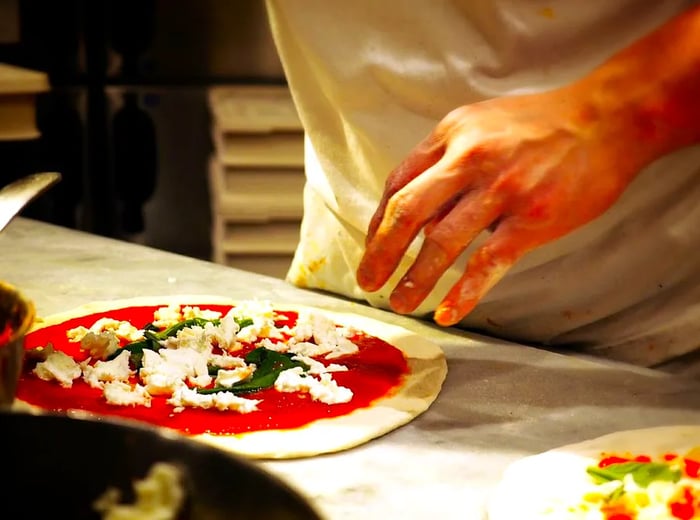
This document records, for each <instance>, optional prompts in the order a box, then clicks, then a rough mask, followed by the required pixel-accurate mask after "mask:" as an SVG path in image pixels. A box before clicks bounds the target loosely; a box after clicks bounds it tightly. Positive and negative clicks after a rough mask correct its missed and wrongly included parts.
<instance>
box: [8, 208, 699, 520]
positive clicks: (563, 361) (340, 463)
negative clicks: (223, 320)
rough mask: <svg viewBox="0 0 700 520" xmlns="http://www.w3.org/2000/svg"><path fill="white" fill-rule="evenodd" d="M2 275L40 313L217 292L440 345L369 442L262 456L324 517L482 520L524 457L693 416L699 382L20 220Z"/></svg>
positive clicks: (12, 229) (11, 231) (696, 412)
mask: <svg viewBox="0 0 700 520" xmlns="http://www.w3.org/2000/svg"><path fill="white" fill-rule="evenodd" d="M0 250H1V251H2V254H1V255H0V279H2V280H5V281H7V282H9V283H11V284H14V285H15V286H17V287H18V288H20V290H21V291H22V292H23V293H24V294H26V295H27V296H28V297H29V298H31V299H32V300H33V301H34V303H35V305H36V308H37V313H38V314H39V315H42V316H45V315H48V314H51V313H54V312H59V311H64V310H68V309H70V308H72V307H76V306H79V305H81V304H84V303H87V302H89V301H95V300H106V299H115V298H129V297H133V296H147V295H161V294H220V295H225V296H231V297H234V298H252V297H256V298H261V299H270V300H273V301H278V302H290V301H291V302H297V303H303V304H307V305H314V306H317V307H323V308H329V309H333V310H339V311H345V312H354V313H358V314H362V315H366V316H369V317H372V318H375V319H379V320H384V321H387V322H391V323H393V324H396V325H400V326H403V327H404V328H406V329H408V330H410V331H413V332H415V333H417V334H420V335H423V336H425V337H427V338H429V339H431V340H432V341H434V342H436V343H438V344H439V345H440V346H441V347H442V348H443V349H444V351H445V353H446V356H447V359H448V370H449V371H448V376H447V380H446V382H445V385H444V387H443V390H442V393H441V394H440V396H439V397H438V399H437V401H436V402H435V403H434V404H433V406H432V407H431V408H430V409H429V410H428V411H427V412H426V413H424V414H423V415H422V416H420V417H419V418H417V419H416V420H414V421H412V422H411V423H410V424H408V425H406V426H404V427H402V428H400V429H399V430H397V431H394V432H392V433H390V434H388V435H385V436H384V437H382V438H380V439H376V440H374V441H371V442H369V443H368V444H366V445H364V446H361V447H358V448H354V449H350V450H347V451H345V452H341V453H336V454H332V455H325V456H320V457H315V458H308V459H299V460H288V461H265V462H261V464H262V465H263V466H264V467H265V468H266V469H267V470H269V471H270V472H272V473H275V474H277V475H279V476H281V477H282V478H283V479H285V480H287V481H288V482H289V483H290V484H291V485H292V486H293V487H295V488H296V489H298V490H299V491H300V492H301V493H302V494H303V495H305V496H306V497H308V498H309V500H310V501H311V502H312V503H313V504H314V505H315V506H316V508H317V509H318V510H319V512H320V513H321V514H322V515H324V516H325V517H326V518H328V519H329V520H341V519H355V518H362V519H366V520H370V519H394V518H396V519H428V518H440V519H441V520H448V519H476V520H479V519H482V518H485V513H484V506H485V504H486V502H487V500H488V496H489V491H490V489H491V488H492V486H494V485H495V484H496V482H497V481H498V479H499V476H500V474H501V472H502V471H503V469H504V468H505V467H506V465H507V464H508V463H510V462H511V461H514V460H516V459H517V458H519V457H522V456H524V455H528V454H532V453H537V452H540V451H543V450H546V449H549V448H553V447H556V446H559V445H562V444H567V443H571V442H577V441H580V440H583V439H586V438H590V437H596V436H598V435H602V434H605V433H608V432H611V431H615V430H619V429H628V428H637V427H646V426H656V425H663V424H675V423H695V424H700V382H697V381H690V380H684V379H681V378H678V377H673V376H668V375H665V374H660V373H657V372H654V371H650V370H645V369H639V368H635V367H629V366H626V365H619V364H609V363H602V362H596V361H591V360H585V359H579V358H574V357H571V356H565V355H561V354H556V353H551V352H547V351H543V350H538V349H533V348H530V347H526V346H522V345H517V344H509V343H505V342H500V341H495V340H492V339H489V338H484V337H480V336H475V335H472V334H467V333H463V332H459V331H454V330H444V329H440V328H438V327H436V326H431V325H429V324H426V323H423V322H419V321H416V320H413V319H411V318H407V317H402V316H397V315H393V314H391V313H388V312H384V311H381V310H377V309H372V308H369V307H367V306H364V305H359V304H356V303H351V302H347V301H345V300H342V299H340V298H335V297H332V296H328V295H323V294H317V293H314V292H310V291H304V290H300V289H298V288H294V287H292V286H290V285H288V284H286V283H285V282H283V281H281V280H278V279H273V278H267V277H264V276H258V275H255V274H252V273H248V272H243V271H238V270H235V269H232V268H229V267H225V266H222V265H217V264H213V263H209V262H204V261H201V260H196V259H192V258H187V257H183V256H179V255H175V254H172V253H167V252H163V251H158V250H154V249H149V248H145V247H143V246H139V245H135V244H130V243H124V242H119V241H116V240H112V239H106V238H103V237H98V236H93V235H89V234H85V233H82V232H78V231H73V230H68V229H63V228H60V227H56V226H52V225H48V224H44V223H40V222H36V221H32V220H29V219H25V218H18V219H16V220H15V221H13V222H12V223H11V224H10V225H9V226H8V228H6V229H5V230H4V231H3V232H2V233H0Z"/></svg>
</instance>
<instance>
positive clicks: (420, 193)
mask: <svg viewBox="0 0 700 520" xmlns="http://www.w3.org/2000/svg"><path fill="white" fill-rule="evenodd" d="M469 179H470V175H469V172H468V166H464V165H454V162H453V160H451V159H450V158H449V157H447V156H443V157H442V158H441V159H440V161H438V162H437V163H436V164H435V165H433V166H431V167H430V168H428V169H427V170H426V171H424V172H422V175H420V176H417V177H415V178H414V179H413V180H412V181H411V182H409V183H408V184H407V185H406V186H404V187H403V188H402V189H401V190H399V191H398V192H396V193H394V195H393V196H392V197H391V198H390V199H389V200H388V202H387V203H386V206H385V207H384V210H383V216H382V219H381V221H380V223H379V225H378V226H377V227H376V229H375V231H374V234H373V236H372V237H371V238H369V239H368V240H367V243H366V246H365V253H364V256H363V257H362V260H361V261H360V265H359V267H358V270H357V281H358V283H359V285H360V287H362V288H363V289H364V290H368V291H374V290H377V289H379V288H380V287H382V286H383V285H384V284H385V283H386V281H387V280H388V279H389V277H390V276H391V274H392V273H393V272H394V271H395V270H396V268H397V266H398V265H399V262H400V261H401V259H402V257H403V255H404V253H405V252H406V250H407V249H408V247H409V246H410V244H411V242H412V241H413V240H414V239H415V238H416V236H417V235H418V233H419V232H420V230H421V229H422V228H423V226H424V225H425V224H426V223H428V222H432V221H434V220H435V219H436V218H439V217H440V216H441V211H442V210H443V209H444V208H445V207H449V205H450V204H451V201H452V200H453V199H454V197H455V194H456V193H461V192H462V191H463V190H464V188H465V185H466V184H467V183H468V182H469Z"/></svg>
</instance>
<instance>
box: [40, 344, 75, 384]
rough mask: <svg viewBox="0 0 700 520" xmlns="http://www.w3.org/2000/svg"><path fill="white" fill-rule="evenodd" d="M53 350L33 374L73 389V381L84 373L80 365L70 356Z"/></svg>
mask: <svg viewBox="0 0 700 520" xmlns="http://www.w3.org/2000/svg"><path fill="white" fill-rule="evenodd" d="M51 350H52V351H51V353H49V354H48V356H47V357H46V360H45V361H41V362H39V363H37V364H36V366H35V367H34V370H32V372H34V374H36V375H37V376H38V377H39V378H40V379H43V380H44V381H58V383H59V384H60V385H61V386H63V387H65V388H70V387H72V386H73V381H74V380H75V379H77V378H79V377H80V374H81V373H82V371H81V369H80V365H79V364H78V363H76V362H75V360H74V359H73V358H72V357H70V356H69V355H68V354H66V353H64V352H61V351H60V350H53V348H52V349H51Z"/></svg>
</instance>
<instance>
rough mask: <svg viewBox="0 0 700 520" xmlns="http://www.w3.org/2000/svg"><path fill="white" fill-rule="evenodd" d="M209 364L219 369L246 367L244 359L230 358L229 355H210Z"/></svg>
mask: <svg viewBox="0 0 700 520" xmlns="http://www.w3.org/2000/svg"><path fill="white" fill-rule="evenodd" d="M209 364H210V365H213V366H215V367H219V368H225V369H233V368H241V367H244V366H246V362H245V360H244V359H243V358H242V357H238V356H230V355H228V354H210V355H209Z"/></svg>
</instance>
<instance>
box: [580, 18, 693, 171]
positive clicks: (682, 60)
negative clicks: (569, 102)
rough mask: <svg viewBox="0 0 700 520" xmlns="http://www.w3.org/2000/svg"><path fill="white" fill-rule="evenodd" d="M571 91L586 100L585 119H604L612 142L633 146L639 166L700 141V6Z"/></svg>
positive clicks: (583, 115)
mask: <svg viewBox="0 0 700 520" xmlns="http://www.w3.org/2000/svg"><path fill="white" fill-rule="evenodd" d="M571 88H572V89H574V90H575V91H576V94H575V95H577V96H580V97H581V98H583V99H586V100H588V103H586V104H585V108H583V109H582V117H583V118H584V119H585V118H586V117H590V118H591V119H592V120H598V119H599V117H600V119H599V120H601V121H608V122H607V123H605V124H606V125H609V127H608V129H607V130H608V131H607V133H608V134H609V138H610V139H621V140H626V141H627V143H625V144H627V145H629V143H630V141H631V142H633V143H635V146H634V151H635V152H636V153H637V154H638V156H637V159H638V160H639V161H640V162H641V163H642V164H640V166H643V165H644V164H646V163H648V162H650V161H653V160H654V159H656V158H658V157H660V156H662V155H664V154H666V153H669V152H672V151H674V150H676V149H679V148H682V147H685V146H688V145H691V144H693V143H697V142H700V5H696V6H694V7H693V8H691V9H689V10H687V11H686V12H684V13H682V14H681V15H679V16H676V17H675V18H673V19H671V20H670V21H668V22H667V23H666V24H664V25H663V26H662V27H660V28H659V29H657V30H656V31H654V32H652V33H651V34H649V35H648V36H646V37H644V38H642V39H641V40H638V41H637V42H636V43H634V44H632V45H631V46H629V47H627V48H626V49H624V50H622V51H621V52H619V53H617V54H616V55H614V56H613V57H612V58H610V59H609V60H608V61H606V62H605V63H604V64H603V65H601V66H600V67H598V68H597V69H596V70H594V71H593V72H592V73H591V74H590V75H588V76H587V77H586V78H584V79H583V80H581V81H579V82H577V83H576V84H574V85H573V86H572V87H571ZM586 112H588V113H586ZM621 144H622V143H621Z"/></svg>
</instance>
